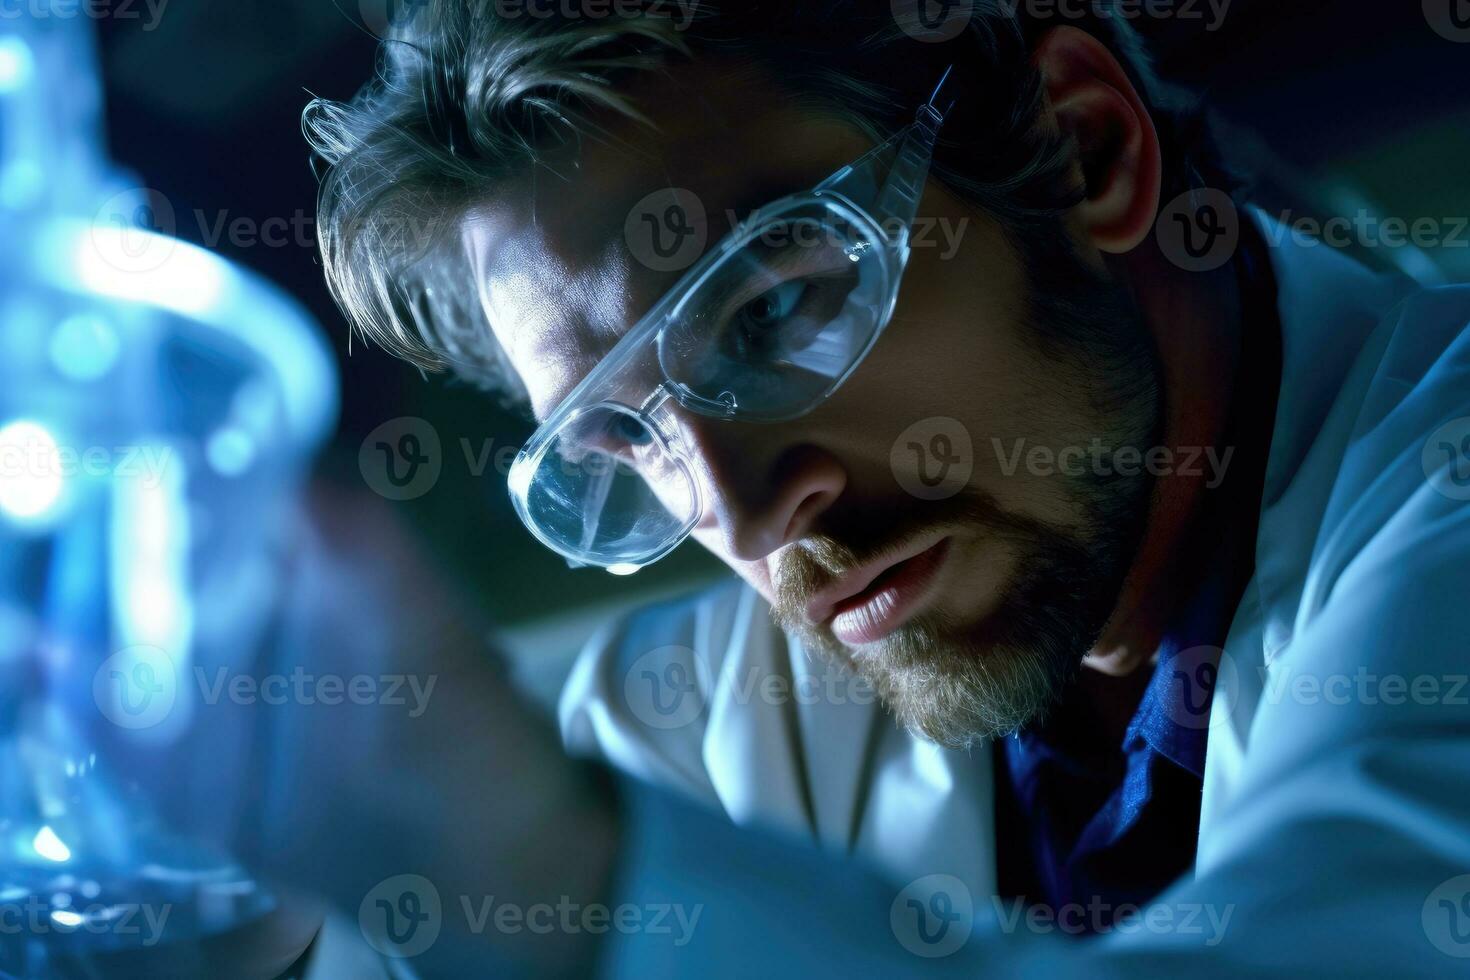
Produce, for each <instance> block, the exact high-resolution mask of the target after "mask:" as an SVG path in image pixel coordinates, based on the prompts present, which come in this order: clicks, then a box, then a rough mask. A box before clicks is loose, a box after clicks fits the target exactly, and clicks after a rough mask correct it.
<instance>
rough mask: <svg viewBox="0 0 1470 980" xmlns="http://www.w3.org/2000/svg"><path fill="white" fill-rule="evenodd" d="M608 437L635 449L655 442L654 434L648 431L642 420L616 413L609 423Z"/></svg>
mask: <svg viewBox="0 0 1470 980" xmlns="http://www.w3.org/2000/svg"><path fill="white" fill-rule="evenodd" d="M608 435H610V436H612V437H613V439H615V440H618V441H619V442H622V443H625V444H627V445H629V446H634V447H637V446H646V445H648V444H649V443H650V442H652V441H653V433H652V432H649V431H648V426H646V425H644V424H643V422H642V420H640V419H638V418H636V417H634V416H632V415H624V414H623V413H622V412H618V413H616V414H615V415H614V416H613V418H612V420H611V421H610V422H609V423H608Z"/></svg>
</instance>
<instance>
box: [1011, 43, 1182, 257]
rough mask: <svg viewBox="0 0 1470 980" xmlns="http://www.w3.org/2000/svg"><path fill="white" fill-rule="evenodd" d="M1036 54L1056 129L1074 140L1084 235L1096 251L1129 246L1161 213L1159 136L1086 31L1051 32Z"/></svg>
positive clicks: (1105, 52)
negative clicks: (1081, 189) (1082, 195)
mask: <svg viewBox="0 0 1470 980" xmlns="http://www.w3.org/2000/svg"><path fill="white" fill-rule="evenodd" d="M1034 58H1035V63H1036V66H1037V67H1038V68H1039V69H1040V70H1041V74H1042V80H1043V84H1044V85H1045V86H1046V95H1047V102H1048V105H1049V106H1050V109H1051V114H1052V116H1053V117H1054V118H1055V120H1056V124H1057V126H1058V127H1060V129H1061V130H1062V132H1063V133H1067V134H1070V135H1072V136H1074V137H1076V140H1077V150H1078V157H1079V162H1080V164H1081V166H1082V176H1083V179H1084V180H1085V181H1086V185H1087V197H1086V200H1084V201H1083V202H1082V204H1081V205H1080V206H1079V212H1080V215H1081V218H1082V223H1083V226H1084V228H1085V230H1086V232H1087V235H1088V236H1089V237H1090V238H1091V240H1092V243H1093V244H1094V245H1095V246H1097V248H1098V249H1099V250H1100V251H1103V252H1111V253H1115V254H1121V253H1124V252H1129V251H1132V250H1133V249H1134V248H1135V247H1136V246H1137V245H1138V244H1139V243H1140V242H1142V241H1143V240H1144V239H1145V238H1146V237H1148V234H1149V232H1150V231H1151V230H1152V229H1153V225H1154V221H1155V219H1156V217H1157V215H1158V210H1159V192H1160V191H1159V187H1160V181H1161V179H1162V177H1161V170H1162V165H1161V163H1160V154H1159V136H1158V133H1157V132H1155V130H1154V124H1153V120H1152V119H1151V118H1149V114H1148V109H1147V108H1146V107H1145V106H1144V104H1143V100H1142V99H1141V98H1139V96H1138V92H1137V90H1136V89H1134V87H1133V83H1132V82H1131V81H1129V80H1128V75H1127V73H1126V72H1124V71H1123V66H1122V65H1120V64H1118V60H1117V59H1116V58H1114V57H1113V55H1112V53H1111V52H1109V51H1108V49H1107V48H1106V47H1105V46H1104V45H1103V44H1102V42H1101V41H1098V40H1097V39H1096V38H1094V37H1093V36H1092V35H1090V34H1088V33H1087V32H1086V31H1083V30H1080V29H1078V28H1076V27H1058V28H1056V29H1054V30H1052V31H1049V32H1048V33H1047V34H1045V35H1044V36H1043V37H1042V38H1041V41H1040V42H1039V43H1038V44H1037V46H1036V53H1035V55H1034Z"/></svg>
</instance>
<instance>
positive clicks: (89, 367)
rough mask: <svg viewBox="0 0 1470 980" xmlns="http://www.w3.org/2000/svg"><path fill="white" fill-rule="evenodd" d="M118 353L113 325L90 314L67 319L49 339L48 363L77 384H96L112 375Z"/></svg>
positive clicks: (116, 337) (118, 342)
mask: <svg viewBox="0 0 1470 980" xmlns="http://www.w3.org/2000/svg"><path fill="white" fill-rule="evenodd" d="M121 349H122V343H121V341H119V340H118V336H117V331H116V330H114V329H113V327H112V324H110V323H108V322H107V321H106V320H104V319H102V318H101V317H99V316H93V315H91V314H85V313H81V314H78V315H76V316H73V317H68V318H67V319H66V320H63V321H62V322H61V324H60V325H59V326H57V328H56V331H55V332H54V333H53V334H52V335H51V363H53V364H55V365H56V370H58V371H60V372H61V373H62V374H64V375H66V376H67V377H68V378H72V379H74V380H77V381H95V380H96V379H98V378H100V377H102V376H103V375H105V374H106V373H107V372H108V371H111V370H112V366H113V365H114V364H116V363H117V357H118V353H119V352H120V351H121Z"/></svg>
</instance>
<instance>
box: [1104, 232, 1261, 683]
mask: <svg viewBox="0 0 1470 980" xmlns="http://www.w3.org/2000/svg"><path fill="white" fill-rule="evenodd" d="M1237 261H1239V260H1237ZM1112 271H1113V273H1114V274H1115V275H1118V276H1121V277H1124V278H1125V279H1126V281H1128V282H1131V283H1133V284H1134V295H1135V298H1136V301H1137V302H1138V304H1139V308H1140V310H1141V312H1142V314H1143V317H1144V320H1145V322H1146V323H1147V325H1148V327H1149V329H1150V330H1151V331H1152V334H1153V338H1154V343H1155V348H1156V350H1157V353H1158V358H1159V365H1160V374H1161V377H1160V382H1161V397H1162V404H1163V408H1164V413H1163V425H1162V429H1161V436H1160V441H1159V445H1160V446H1161V447H1163V448H1164V449H1166V450H1168V451H1169V452H1170V453H1171V455H1170V456H1168V457H1167V458H1169V459H1172V460H1173V461H1174V462H1175V464H1176V465H1175V466H1173V467H1169V468H1168V469H1169V472H1167V473H1166V474H1164V475H1161V476H1157V477H1155V482H1154V488H1153V494H1152V497H1151V499H1150V503H1149V511H1148V515H1147V519H1146V524H1145V530H1144V533H1143V537H1142V540H1141V542H1140V546H1139V550H1138V555H1137V557H1136V558H1135V560H1134V563H1133V565H1132V567H1131V568H1130V570H1129V572H1128V574H1127V576H1126V577H1125V579H1124V582H1123V588H1122V590H1121V593H1120V595H1119V602H1118V605H1117V607H1116V608H1115V610H1114V612H1113V615H1112V617H1111V618H1110V619H1109V621H1108V625H1107V626H1106V627H1105V629H1104V631H1103V634H1102V636H1101V637H1100V638H1099V640H1098V642H1097V644H1096V645H1095V646H1094V648H1093V650H1092V652H1091V653H1090V654H1089V655H1088V656H1087V658H1086V660H1085V661H1084V663H1085V664H1086V666H1088V667H1090V668H1092V669H1093V670H1095V671H1098V672H1101V673H1103V674H1108V675H1113V676H1126V675H1129V674H1132V673H1134V672H1135V671H1137V670H1138V669H1139V668H1140V667H1142V666H1145V665H1147V664H1150V663H1152V662H1153V661H1154V659H1155V656H1156V653H1157V651H1158V648H1159V644H1160V641H1161V640H1162V638H1163V636H1164V631H1165V630H1166V629H1167V628H1168V626H1169V617H1170V615H1171V614H1172V613H1173V611H1174V610H1175V608H1176V607H1177V605H1178V603H1179V602H1180V600H1181V599H1183V598H1186V596H1185V594H1184V590H1185V589H1187V588H1189V587H1190V586H1191V585H1193V584H1194V583H1195V582H1196V581H1197V578H1198V575H1197V573H1198V571H1199V569H1198V568H1192V567H1191V566H1190V563H1191V561H1193V562H1196V563H1197V562H1198V561H1199V560H1200V558H1201V557H1202V556H1201V554H1200V553H1199V552H1198V550H1197V549H1193V548H1189V547H1187V544H1188V539H1189V536H1190V533H1191V532H1192V531H1193V530H1194V528H1195V526H1196V524H1197V523H1198V521H1199V517H1200V513H1201V511H1202V509H1203V506H1204V503H1205V501H1206V495H1207V494H1209V493H1213V492H1218V491H1219V490H1220V486H1219V485H1215V486H1211V485H1210V484H1211V483H1212V481H1213V480H1215V479H1216V478H1218V476H1219V474H1218V473H1215V472H1213V471H1212V468H1211V467H1210V466H1208V465H1204V461H1205V460H1207V459H1210V458H1213V459H1216V460H1223V459H1231V458H1232V457H1231V456H1226V455H1225V454H1226V453H1227V452H1230V453H1234V452H1235V451H1236V450H1239V449H1242V448H1243V447H1239V446H1234V447H1229V446H1226V445H1224V442H1225V441H1226V439H1227V436H1232V437H1235V440H1236V441H1238V440H1239V439H1241V438H1250V439H1256V438H1269V431H1268V432H1267V433H1256V432H1249V433H1247V432H1232V430H1231V425H1230V422H1231V418H1232V413H1233V410H1234V407H1235V404H1236V384H1237V376H1238V373H1239V368H1240V366H1241V347H1242V342H1243V338H1244V329H1245V326H1244V314H1243V302H1242V290H1241V287H1240V279H1239V276H1238V272H1237V268H1236V263H1231V264H1229V265H1226V266H1225V267H1224V268H1222V269H1220V270H1219V271H1217V272H1214V273H1209V274H1191V273H1186V272H1184V271H1182V270H1180V269H1179V268H1177V267H1175V266H1174V265H1172V264H1171V263H1170V262H1169V261H1168V260H1167V259H1166V258H1165V257H1164V255H1163V254H1162V253H1160V251H1159V250H1158V248H1157V246H1156V244H1155V243H1154V241H1153V239H1152V238H1150V239H1149V240H1148V242H1147V243H1146V244H1145V245H1143V246H1140V247H1139V248H1138V249H1136V250H1134V251H1133V252H1131V253H1129V254H1128V255H1127V256H1123V257H1121V258H1120V259H1118V260H1116V263H1115V265H1114V268H1113V269H1112ZM1209 451H1213V453H1214V456H1213V457H1210V456H1207V455H1206V453H1207V452H1209ZM1188 460H1193V461H1194V462H1193V464H1192V465H1189V466H1185V465H1183V464H1184V462H1185V461H1188ZM1246 512H1248V513H1254V508H1247V509H1246Z"/></svg>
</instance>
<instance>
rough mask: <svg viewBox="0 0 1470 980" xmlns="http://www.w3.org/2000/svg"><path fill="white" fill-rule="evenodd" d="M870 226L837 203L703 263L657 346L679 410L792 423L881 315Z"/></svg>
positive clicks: (833, 379)
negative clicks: (705, 269) (708, 264)
mask: <svg viewBox="0 0 1470 980" xmlns="http://www.w3.org/2000/svg"><path fill="white" fill-rule="evenodd" d="M873 231H874V230H873V229H868V230H867V231H864V230H863V229H862V228H861V227H860V219H857V218H856V216H855V215H852V214H850V213H847V212H845V211H844V210H843V209H840V208H839V207H837V206H836V205H835V204H827V205H821V204H804V205H799V206H797V207H795V208H793V210H792V211H791V212H790V213H787V214H781V215H776V216H773V217H771V218H768V219H767V220H766V221H764V222H762V223H761V224H760V225H758V226H756V227H753V228H752V229H750V231H749V232H748V233H747V235H746V237H745V239H744V241H743V242H742V244H741V245H740V246H739V247H737V248H735V249H733V250H732V251H731V252H730V254H729V255H728V256H726V257H725V258H724V259H723V260H722V261H720V262H719V263H717V264H716V265H715V266H713V267H712V268H711V269H710V270H709V272H707V273H706V274H705V275H704V277H703V278H701V280H700V281H699V282H698V283H697V284H696V285H695V286H694V288H693V289H692V290H691V291H690V293H689V295H688V297H686V299H685V300H684V301H683V302H682V303H680V305H679V307H678V308H677V309H676V310H675V311H674V313H673V315H672V316H671V318H670V319H671V322H670V323H669V324H668V325H666V326H665V328H664V330H663V332H662V334H661V335H660V338H659V360H660V363H661V366H662V368H663V370H664V374H665V376H666V377H667V378H668V379H669V381H670V382H671V383H672V385H673V386H674V390H675V391H676V392H677V393H678V395H679V399H680V401H681V402H683V403H684V404H685V405H686V407H689V408H691V409H693V410H695V411H700V412H703V413H705V414H712V415H739V416H740V417H742V418H750V419H764V420H779V419H788V418H794V417H796V416H798V415H801V414H803V413H805V412H806V411H808V410H810V408H811V407H812V406H814V405H815V404H816V403H818V402H819V401H821V399H822V398H824V397H826V395H827V394H828V393H830V392H831V391H832V390H833V389H834V388H836V387H837V386H838V385H839V384H841V383H842V381H843V380H844V379H845V378H846V377H847V375H848V374H849V373H851V371H852V370H853V368H854V367H856V365H857V363H858V362H859V361H860V360H861V359H862V358H863V356H864V355H865V354H866V353H867V350H868V348H869V347H870V346H871V345H872V342H873V339H874V338H875V337H876V335H877V332H878V330H879V328H880V326H881V325H882V322H883V318H884V316H885V315H886V313H887V310H886V308H885V305H886V296H887V282H888V276H889V270H888V266H887V262H886V259H885V256H884V255H883V253H882V250H881V249H874V248H870V247H868V246H869V244H870V241H871V239H872V234H873Z"/></svg>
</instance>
